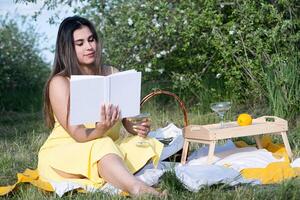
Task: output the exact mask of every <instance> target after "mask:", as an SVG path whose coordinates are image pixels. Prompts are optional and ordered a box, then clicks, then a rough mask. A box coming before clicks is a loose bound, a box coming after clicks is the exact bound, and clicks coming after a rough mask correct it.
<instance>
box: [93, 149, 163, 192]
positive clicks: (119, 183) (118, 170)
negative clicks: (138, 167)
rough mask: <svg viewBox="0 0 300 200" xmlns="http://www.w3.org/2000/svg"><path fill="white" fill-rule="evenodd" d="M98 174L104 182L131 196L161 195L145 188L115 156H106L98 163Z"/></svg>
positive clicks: (147, 187) (152, 189)
mask: <svg viewBox="0 0 300 200" xmlns="http://www.w3.org/2000/svg"><path fill="white" fill-rule="evenodd" d="M98 172H99V175H100V176H101V177H102V178H103V179H104V180H105V181H107V182H108V183H111V184H112V185H114V186H115V187H117V188H119V189H121V190H123V191H126V192H129V193H130V194H132V195H141V194H153V195H161V193H159V192H157V191H156V190H155V189H154V188H152V187H149V186H147V185H146V184H145V183H143V182H142V181H140V180H138V179H137V178H136V177H135V176H133V175H132V174H131V173H130V172H129V171H128V169H127V168H126V166H125V164H124V162H123V160H122V159H121V158H120V157H119V156H117V155H115V154H108V155H106V156H104V157H103V158H102V159H101V160H100V161H99V162H98Z"/></svg>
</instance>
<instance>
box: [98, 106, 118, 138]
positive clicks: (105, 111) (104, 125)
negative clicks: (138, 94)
mask: <svg viewBox="0 0 300 200" xmlns="http://www.w3.org/2000/svg"><path fill="white" fill-rule="evenodd" d="M100 113H101V122H97V123H96V127H95V129H96V130H99V131H100V132H102V133H105V132H106V131H108V130H109V129H110V128H111V127H113V126H114V125H115V124H116V123H117V121H118V120H119V118H120V109H119V107H118V106H114V105H112V104H109V105H107V106H105V105H102V106H101V112H100Z"/></svg>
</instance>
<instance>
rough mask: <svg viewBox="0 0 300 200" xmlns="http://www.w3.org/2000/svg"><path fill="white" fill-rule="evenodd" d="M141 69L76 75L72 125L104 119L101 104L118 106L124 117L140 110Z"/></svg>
mask: <svg viewBox="0 0 300 200" xmlns="http://www.w3.org/2000/svg"><path fill="white" fill-rule="evenodd" d="M140 98H141V72H137V71H135V70H128V71H124V72H118V73H115V74H111V75H109V76H100V75H75V76H71V84H70V124H71V125H76V124H84V123H92V122H93V123H94V122H99V121H101V119H100V117H101V115H100V111H101V109H100V108H101V105H102V104H109V103H111V104H113V105H115V106H117V105H119V108H120V110H121V118H124V117H131V116H135V115H138V114H139V113H140Z"/></svg>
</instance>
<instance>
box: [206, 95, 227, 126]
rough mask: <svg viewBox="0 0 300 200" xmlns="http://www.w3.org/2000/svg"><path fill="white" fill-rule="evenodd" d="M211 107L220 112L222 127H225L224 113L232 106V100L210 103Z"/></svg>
mask: <svg viewBox="0 0 300 200" xmlns="http://www.w3.org/2000/svg"><path fill="white" fill-rule="evenodd" d="M210 108H211V109H212V110H213V111H214V112H216V113H217V114H218V116H219V117H220V119H221V122H220V124H221V125H220V127H221V128H223V127H224V115H225V113H226V112H227V111H228V110H229V109H230V108H231V102H229V101H224V102H216V103H212V104H210Z"/></svg>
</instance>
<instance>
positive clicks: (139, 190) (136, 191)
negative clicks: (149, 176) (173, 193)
mask: <svg viewBox="0 0 300 200" xmlns="http://www.w3.org/2000/svg"><path fill="white" fill-rule="evenodd" d="M130 194H131V195H133V196H142V195H153V196H157V197H161V198H163V197H167V195H168V193H167V190H164V191H163V192H159V191H157V190H155V189H154V188H153V187H149V186H147V185H146V184H145V183H143V182H138V183H137V184H135V185H134V187H133V189H132V191H130Z"/></svg>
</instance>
